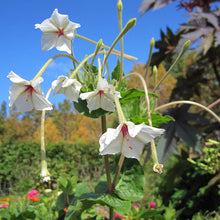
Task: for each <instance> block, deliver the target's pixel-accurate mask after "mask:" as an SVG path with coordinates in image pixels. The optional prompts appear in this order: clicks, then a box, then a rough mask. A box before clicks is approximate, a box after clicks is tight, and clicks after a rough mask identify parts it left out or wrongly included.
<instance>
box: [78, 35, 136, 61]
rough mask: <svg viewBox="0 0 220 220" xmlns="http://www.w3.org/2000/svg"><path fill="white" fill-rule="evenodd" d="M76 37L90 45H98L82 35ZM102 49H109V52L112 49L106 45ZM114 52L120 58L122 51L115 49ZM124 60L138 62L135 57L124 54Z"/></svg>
mask: <svg viewBox="0 0 220 220" xmlns="http://www.w3.org/2000/svg"><path fill="white" fill-rule="evenodd" d="M75 37H78V38H81V39H83V40H86V41H88V42H90V43H93V44H98V43H97V42H96V41H93V40H90V39H89V38H87V37H84V36H81V35H79V34H75ZM102 47H103V48H105V49H108V50H109V49H110V47H108V46H106V45H104V44H103V45H102ZM112 51H114V52H115V53H116V54H117V56H119V54H120V51H118V50H115V49H114V48H113V49H112ZM124 58H126V59H128V60H130V61H134V60H137V58H136V57H133V56H130V55H127V54H124Z"/></svg>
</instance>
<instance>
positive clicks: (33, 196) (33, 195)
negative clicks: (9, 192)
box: [27, 189, 39, 200]
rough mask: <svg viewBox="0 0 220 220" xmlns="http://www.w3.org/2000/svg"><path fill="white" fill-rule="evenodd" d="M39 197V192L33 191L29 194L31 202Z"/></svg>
mask: <svg viewBox="0 0 220 220" xmlns="http://www.w3.org/2000/svg"><path fill="white" fill-rule="evenodd" d="M38 195H39V192H38V191H37V190H35V189H34V190H31V191H29V192H28V194H27V196H28V199H29V200H34V199H35V198H36V196H38Z"/></svg>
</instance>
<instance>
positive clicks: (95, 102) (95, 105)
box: [87, 95, 101, 113]
mask: <svg viewBox="0 0 220 220" xmlns="http://www.w3.org/2000/svg"><path fill="white" fill-rule="evenodd" d="M87 107H88V109H89V113H91V111H93V110H96V109H99V108H100V107H101V106H100V98H99V95H94V96H92V97H90V98H89V99H88V100H87Z"/></svg>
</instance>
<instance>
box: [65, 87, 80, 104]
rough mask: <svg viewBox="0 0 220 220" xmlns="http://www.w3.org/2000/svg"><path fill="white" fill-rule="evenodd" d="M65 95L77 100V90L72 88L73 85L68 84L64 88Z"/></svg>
mask: <svg viewBox="0 0 220 220" xmlns="http://www.w3.org/2000/svg"><path fill="white" fill-rule="evenodd" d="M64 94H65V96H66V97H67V98H68V99H70V100H71V101H74V102H78V98H79V92H78V91H77V90H75V89H74V88H73V86H69V87H67V88H64Z"/></svg>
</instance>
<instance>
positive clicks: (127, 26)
mask: <svg viewBox="0 0 220 220" xmlns="http://www.w3.org/2000/svg"><path fill="white" fill-rule="evenodd" d="M135 23H136V18H132V19H130V20H129V21H128V23H127V24H126V26H125V27H124V29H123V30H122V31H121V33H120V34H119V35H118V37H117V38H116V39H115V41H114V42H113V44H112V46H111V47H110V48H109V51H108V52H107V55H106V57H105V59H104V61H103V65H102V72H103V70H104V66H105V63H106V61H107V59H108V57H109V55H110V54H111V52H112V50H113V48H114V47H115V45H116V44H117V43H118V41H119V40H120V39H121V38H122V37H123V36H124V35H125V34H126V33H127V32H128V31H129V30H130V29H131V28H132V27H133V26H134V25H135Z"/></svg>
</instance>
